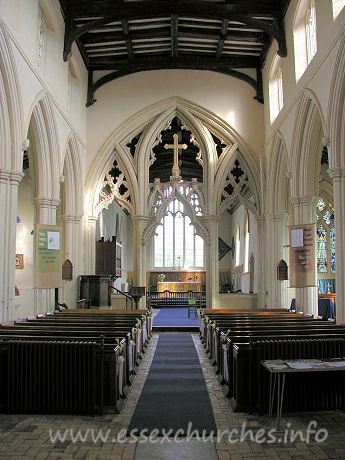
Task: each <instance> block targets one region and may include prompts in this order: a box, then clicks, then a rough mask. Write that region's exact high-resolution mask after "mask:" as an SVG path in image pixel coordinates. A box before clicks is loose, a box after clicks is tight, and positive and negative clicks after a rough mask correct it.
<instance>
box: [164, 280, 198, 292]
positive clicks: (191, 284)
mask: <svg viewBox="0 0 345 460" xmlns="http://www.w3.org/2000/svg"><path fill="white" fill-rule="evenodd" d="M157 291H158V292H164V291H170V292H188V291H194V292H200V291H201V282H200V281H158V283H157Z"/></svg>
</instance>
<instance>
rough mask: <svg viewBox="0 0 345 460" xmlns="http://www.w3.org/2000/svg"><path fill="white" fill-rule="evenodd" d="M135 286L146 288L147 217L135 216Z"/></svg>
mask: <svg viewBox="0 0 345 460" xmlns="http://www.w3.org/2000/svg"><path fill="white" fill-rule="evenodd" d="M132 220H133V248H134V249H133V286H146V243H145V242H144V241H143V233H144V230H145V228H146V225H147V222H148V217H147V216H140V215H137V216H133V217H132ZM144 305H145V299H141V300H140V302H139V308H141V307H142V308H143V307H144Z"/></svg>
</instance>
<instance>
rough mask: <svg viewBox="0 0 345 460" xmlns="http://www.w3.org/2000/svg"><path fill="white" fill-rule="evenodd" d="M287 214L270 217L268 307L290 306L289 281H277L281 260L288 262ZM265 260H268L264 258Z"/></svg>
mask: <svg viewBox="0 0 345 460" xmlns="http://www.w3.org/2000/svg"><path fill="white" fill-rule="evenodd" d="M287 219H288V214H287V213H284V212H282V213H274V214H272V215H270V216H268V226H267V229H268V235H267V240H266V244H267V251H265V253H266V254H267V262H268V263H269V267H267V272H268V273H269V274H270V275H269V279H268V280H267V290H268V296H267V307H268V308H283V307H288V306H289V296H288V292H287V289H288V281H279V280H278V279H277V265H278V263H279V262H280V260H281V259H284V260H285V262H288V258H287V252H288V251H287V249H288V248H287V244H288V235H287ZM263 259H266V258H265V257H263Z"/></svg>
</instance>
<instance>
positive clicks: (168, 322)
mask: <svg viewBox="0 0 345 460" xmlns="http://www.w3.org/2000/svg"><path fill="white" fill-rule="evenodd" d="M153 326H199V320H198V318H197V317H195V316H194V313H193V312H191V314H190V318H188V308H162V309H161V310H160V311H159V312H158V314H157V315H156V316H155V317H154V318H153Z"/></svg>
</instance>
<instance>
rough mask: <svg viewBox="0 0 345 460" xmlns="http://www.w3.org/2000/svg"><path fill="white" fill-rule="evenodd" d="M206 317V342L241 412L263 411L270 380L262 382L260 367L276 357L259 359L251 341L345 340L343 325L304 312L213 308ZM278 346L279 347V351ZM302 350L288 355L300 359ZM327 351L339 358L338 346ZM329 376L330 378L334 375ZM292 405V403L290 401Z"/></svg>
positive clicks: (237, 408) (329, 405) (228, 391)
mask: <svg viewBox="0 0 345 460" xmlns="http://www.w3.org/2000/svg"><path fill="white" fill-rule="evenodd" d="M206 316H207V318H206V321H205V318H204V319H203V320H204V321H205V322H206V326H205V328H204V344H205V346H206V348H207V349H208V351H209V354H210V357H211V359H213V360H214V362H215V364H216V365H217V370H218V372H220V376H221V380H222V381H223V382H224V380H228V381H227V383H228V386H224V388H226V391H225V392H226V393H228V396H230V397H231V399H230V403H231V406H232V407H233V409H234V410H239V411H255V410H261V411H262V410H263V408H265V404H266V402H267V400H266V399H265V396H264V393H265V391H264V390H266V392H267V388H265V384H267V381H266V382H265V381H262V379H265V378H267V375H266V376H265V374H264V370H263V368H262V366H260V359H273V358H272V356H271V355H267V356H264V357H261V358H260V359H259V358H257V352H256V351H255V350H254V351H253V349H252V348H251V344H253V343H257V342H258V343H259V342H260V343H261V342H263V341H269V343H270V345H268V346H271V347H273V345H272V343H275V344H277V343H282V341H283V340H285V339H286V338H288V339H290V341H291V343H293V344H297V343H299V341H303V340H308V341H309V342H310V343H314V342H315V341H320V340H325V337H327V340H328V341H330V342H327V343H328V344H330V343H332V344H333V343H338V342H332V340H333V341H334V340H335V341H337V340H345V328H344V327H339V326H335V324H334V323H329V322H325V321H320V320H314V319H312V318H308V317H304V316H302V315H297V316H296V315H295V316H290V313H283V314H279V313H278V314H277V313H273V314H271V312H269V313H268V312H257V311H256V312H255V313H253V312H244V313H241V314H240V313H237V312H232V313H230V314H229V313H228V312H226V313H224V314H222V313H219V312H218V313H217V314H214V312H213V311H211V313H210V314H209V315H206ZM222 337H223V338H226V341H225V345H224V346H223V347H222V346H221V344H222ZM315 343H318V342H315ZM276 346H277V345H276ZM277 347H278V346H277ZM310 347H311V346H310ZM223 348H224V349H223ZM266 348H267V347H266ZM311 348H312V347H311ZM311 348H310V349H311ZM278 349H279V348H276V350H278ZM313 350H314V351H313V352H315V353H317V350H318V348H317V347H316V345H315V346H314V349H313ZM266 351H267V350H266ZM290 351H291V350H290ZM300 351H301V350H298V349H296V350H295V355H296V356H291V355H289V356H288V357H289V358H293V357H295V358H296V359H297V358H299V357H301V356H300V355H299V352H300ZM328 351H329V353H331V354H330V356H329V357H338V355H336V356H334V353H335V354H336V349H335V348H334V347H333V348H332V347H331V345H329V347H328ZM222 353H223V354H222ZM332 354H333V355H332ZM340 356H343V355H340ZM313 357H315V358H317V357H318V356H314V355H313ZM225 358H226V359H225ZM274 358H282V359H283V358H284V357H281V356H274ZM224 363H225V366H224ZM225 367H226V368H225ZM266 374H267V373H266ZM263 376H264V377H263ZM289 378H290V377H289ZM322 378H324V377H322ZM329 378H330V379H331V377H329ZM339 391H340V390H339V387H337V389H336V390H334V391H333V393H332V397H333V399H334V398H338V400H339V397H340V396H339V395H340V393H339ZM314 403H315V401H314ZM289 404H290V405H291V402H290V403H289ZM314 406H315V407H318V406H317V404H314ZM291 407H292V406H291ZM324 407H326V406H325V405H324V406H322V407H321V406H320V408H324ZM332 407H338V406H336V404H334V405H333V406H332V405H331V404H330V403H328V406H327V408H332Z"/></svg>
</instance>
